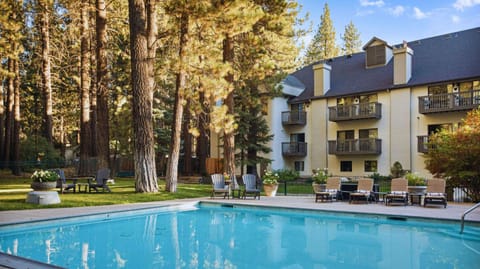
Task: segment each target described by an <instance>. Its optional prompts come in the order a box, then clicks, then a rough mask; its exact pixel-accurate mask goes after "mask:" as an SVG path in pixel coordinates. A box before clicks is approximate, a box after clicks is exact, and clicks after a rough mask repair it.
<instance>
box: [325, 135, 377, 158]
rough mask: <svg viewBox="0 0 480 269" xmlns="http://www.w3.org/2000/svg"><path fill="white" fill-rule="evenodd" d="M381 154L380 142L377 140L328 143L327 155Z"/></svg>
mask: <svg viewBox="0 0 480 269" xmlns="http://www.w3.org/2000/svg"><path fill="white" fill-rule="evenodd" d="M381 153H382V140H381V139H378V138H364V139H346V140H331V141H328V154H333V155H380V154H381Z"/></svg>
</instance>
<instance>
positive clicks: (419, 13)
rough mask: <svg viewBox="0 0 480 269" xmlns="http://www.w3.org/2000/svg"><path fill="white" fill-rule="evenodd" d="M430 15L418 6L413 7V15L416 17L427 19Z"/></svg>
mask: <svg viewBox="0 0 480 269" xmlns="http://www.w3.org/2000/svg"><path fill="white" fill-rule="evenodd" d="M428 16H429V13H425V12H423V11H421V10H420V9H419V8H418V7H414V8H413V17H415V19H419V20H421V19H425V18H426V17H428Z"/></svg>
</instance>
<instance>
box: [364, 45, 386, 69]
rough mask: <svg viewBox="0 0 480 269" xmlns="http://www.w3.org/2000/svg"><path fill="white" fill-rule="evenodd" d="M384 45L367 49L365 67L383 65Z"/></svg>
mask: <svg viewBox="0 0 480 269" xmlns="http://www.w3.org/2000/svg"><path fill="white" fill-rule="evenodd" d="M385 57H386V53H385V45H377V46H371V47H369V48H368V49H367V67H370V66H375V65H385V63H386V62H385Z"/></svg>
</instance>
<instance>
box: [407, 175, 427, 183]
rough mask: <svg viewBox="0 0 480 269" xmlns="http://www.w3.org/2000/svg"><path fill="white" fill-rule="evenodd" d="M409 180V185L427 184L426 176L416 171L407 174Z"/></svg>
mask: <svg viewBox="0 0 480 269" xmlns="http://www.w3.org/2000/svg"><path fill="white" fill-rule="evenodd" d="M405 178H406V179H407V180H408V186H425V185H426V184H425V178H423V177H421V176H419V175H417V174H416V173H408V174H406V175H405Z"/></svg>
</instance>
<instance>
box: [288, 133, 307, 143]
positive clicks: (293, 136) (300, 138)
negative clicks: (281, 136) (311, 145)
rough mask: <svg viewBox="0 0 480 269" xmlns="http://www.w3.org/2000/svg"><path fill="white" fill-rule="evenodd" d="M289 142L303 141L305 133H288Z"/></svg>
mask: <svg viewBox="0 0 480 269" xmlns="http://www.w3.org/2000/svg"><path fill="white" fill-rule="evenodd" d="M290 142H305V134H304V133H298V134H290Z"/></svg>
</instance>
